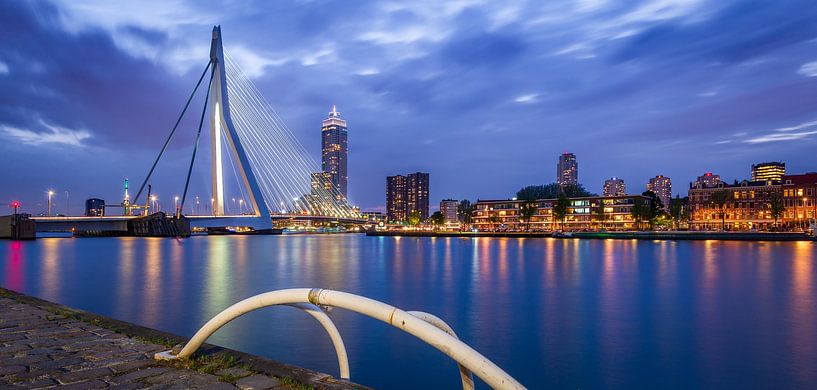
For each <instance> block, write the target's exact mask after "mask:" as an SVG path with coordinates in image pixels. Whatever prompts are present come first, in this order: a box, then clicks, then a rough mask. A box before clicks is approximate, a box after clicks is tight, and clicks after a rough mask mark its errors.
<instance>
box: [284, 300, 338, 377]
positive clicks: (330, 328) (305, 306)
mask: <svg viewBox="0 0 817 390" xmlns="http://www.w3.org/2000/svg"><path fill="white" fill-rule="evenodd" d="M289 306H293V307H297V308H299V309H301V310H303V311H305V312H306V313H307V314H309V315H311V316H312V317H314V318H315V319H316V320H318V322H319V323H320V324H321V325H323V329H324V330H326V333H328V334H329V338H330V339H331V340H332V345H333V346H334V347H335V354H336V355H337V356H338V369H339V370H340V378H341V379H346V380H349V379H350V371H349V356H348V355H347V354H346V345H344V344H343V338H342V337H340V332H338V328H337V327H336V326H335V323H334V322H332V319H331V318H329V316H328V315H327V314H326V312H324V311H323V310H322V309H321V308H320V307H317V306H315V305H313V304H311V303H293V304H290V305H289Z"/></svg>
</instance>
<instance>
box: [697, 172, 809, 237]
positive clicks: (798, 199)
mask: <svg viewBox="0 0 817 390" xmlns="http://www.w3.org/2000/svg"><path fill="white" fill-rule="evenodd" d="M780 179H781V180H780V181H774V180H772V181H766V180H758V181H749V180H744V181H742V182H740V183H737V184H731V185H729V184H725V183H721V184H719V185H718V186H717V187H710V188H690V190H689V215H690V227H691V228H692V229H694V230H719V229H720V228H721V225H722V222H725V225H726V226H725V227H726V229H727V230H754V229H757V230H770V229H772V228H776V229H782V230H793V231H802V230H804V229H805V228H806V226H808V224H809V223H810V222H811V221H813V220H814V219H815V218H817V173H806V174H800V175H784V176H781V178H780ZM715 191H726V192H727V193H728V197H727V198H728V201H727V202H726V204H725V205H724V206H723V207H722V208H720V207H718V206H717V205H716V204H714V202H712V193H714V192H715ZM773 198H776V199H779V200H780V201H781V202H782V206H783V207H784V210H783V213H782V214H781V215H780V217H779V218H778V219H777V223H776V224H775V219H774V217H773V215H772V212H771V204H772V202H773ZM722 217H723V219H722Z"/></svg>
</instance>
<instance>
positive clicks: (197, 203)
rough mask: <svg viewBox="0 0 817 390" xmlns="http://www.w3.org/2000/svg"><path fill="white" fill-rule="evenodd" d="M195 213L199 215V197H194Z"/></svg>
mask: <svg viewBox="0 0 817 390" xmlns="http://www.w3.org/2000/svg"><path fill="white" fill-rule="evenodd" d="M196 215H199V197H198V196H197V197H196Z"/></svg>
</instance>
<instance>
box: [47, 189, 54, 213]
mask: <svg viewBox="0 0 817 390" xmlns="http://www.w3.org/2000/svg"><path fill="white" fill-rule="evenodd" d="M53 196H54V191H52V190H48V216H49V217H50V216H51V197H53Z"/></svg>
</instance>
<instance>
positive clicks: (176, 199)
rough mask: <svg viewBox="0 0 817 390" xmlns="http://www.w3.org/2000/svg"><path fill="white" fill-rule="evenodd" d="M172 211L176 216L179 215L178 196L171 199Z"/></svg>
mask: <svg viewBox="0 0 817 390" xmlns="http://www.w3.org/2000/svg"><path fill="white" fill-rule="evenodd" d="M173 210H174V211H175V212H176V214H178V213H179V196H178V195H176V196H174V197H173Z"/></svg>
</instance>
